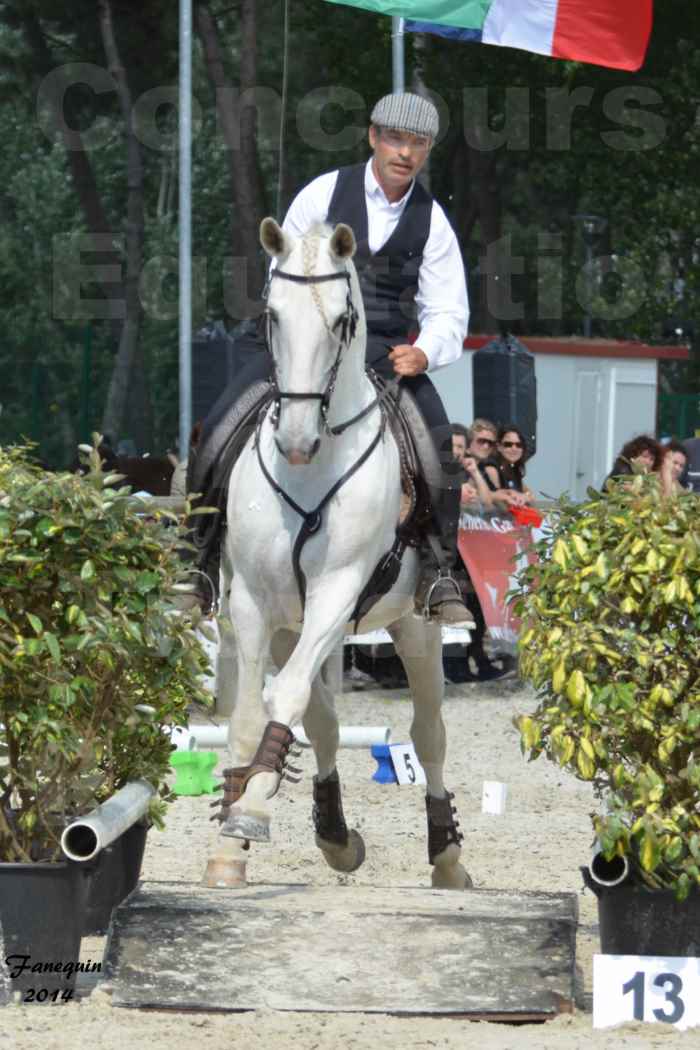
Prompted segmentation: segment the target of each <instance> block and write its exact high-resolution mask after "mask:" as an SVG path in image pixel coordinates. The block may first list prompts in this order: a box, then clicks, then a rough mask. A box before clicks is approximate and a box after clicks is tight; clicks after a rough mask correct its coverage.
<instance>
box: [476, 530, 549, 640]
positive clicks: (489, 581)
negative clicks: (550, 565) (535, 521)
mask: <svg viewBox="0 0 700 1050" xmlns="http://www.w3.org/2000/svg"><path fill="white" fill-rule="evenodd" d="M532 542H533V536H532V530H531V529H530V528H527V527H524V526H522V525H517V524H515V523H514V521H513V518H512V517H511V516H510V515H504V516H502V517H500V516H497V515H494V516H485V517H479V516H477V515H475V514H466V513H463V514H462V516H461V517H460V520H459V540H458V547H459V553H460V555H461V557H462V561H463V562H464V567H465V569H466V570H467V572H468V573H469V576H470V579H471V581H472V583H473V585H474V590H475V591H476V595H477V598H478V599H479V604H480V605H481V611H482V612H483V614H484V620H485V621H486V626H487V628H488V632H489V634H490V635H491V637H492V638H494V639H496V640H498V641H499V642H505V643H507V644H508V645H511V646H515V643H516V642H517V640H518V631H519V628H520V621H519V620H518V618H517V616H515V614H514V613H513V610H512V608H510V606H509V603H508V601H507V600H506V595H507V594H508V592H509V591H510V590H512V589H513V588H514V586H515V575H516V573H517V572H518V571H519V570H520V569H521V568H523V567H524V566H525V565H527V564H528V562H529V561H531V560H532V559H533V558H534V555H533V554H532V553H530V554H528V548H529V547H530V546H531V544H532Z"/></svg>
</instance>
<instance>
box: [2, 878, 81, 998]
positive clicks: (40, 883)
mask: <svg viewBox="0 0 700 1050" xmlns="http://www.w3.org/2000/svg"><path fill="white" fill-rule="evenodd" d="M89 884H90V873H89V871H87V870H86V869H85V868H84V867H82V866H81V865H79V864H73V863H71V862H70V861H61V862H59V863H56V864H8V863H0V924H1V927H2V928H1V930H0V949H1V950H2V957H1V958H0V974H1V975H2V977H3V978H4V983H5V986H6V988H7V989H8V990H9V992H11V993H14V992H18V991H19V992H21V993H22V999H23V1000H24V1001H25V1002H39V1003H42V1002H44V1003H52V1004H53V1003H58V1002H62V1001H63V1002H65V1001H68V999H70V998H72V992H73V989H74V988H75V975H76V971H75V966H76V964H77V963H78V961H79V958H80V941H81V937H82V932H83V922H84V918H85V908H86V905H87V897H88V890H89ZM61 993H66V995H65V997H63V998H62V994H61Z"/></svg>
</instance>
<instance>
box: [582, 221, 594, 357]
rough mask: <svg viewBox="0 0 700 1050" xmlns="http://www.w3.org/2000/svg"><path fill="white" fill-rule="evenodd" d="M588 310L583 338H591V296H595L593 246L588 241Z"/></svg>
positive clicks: (584, 320) (584, 317)
mask: <svg viewBox="0 0 700 1050" xmlns="http://www.w3.org/2000/svg"><path fill="white" fill-rule="evenodd" d="M586 294H587V296H588V302H587V303H586V312H585V314H584V315H583V338H584V339H590V338H591V298H592V296H593V246H592V245H591V244H589V243H588V241H586Z"/></svg>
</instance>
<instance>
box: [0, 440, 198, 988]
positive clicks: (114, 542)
mask: <svg viewBox="0 0 700 1050" xmlns="http://www.w3.org/2000/svg"><path fill="white" fill-rule="evenodd" d="M89 458H90V464H89V466H90V469H89V472H88V473H87V474H86V475H85V476H84V477H81V476H79V475H73V474H68V473H62V474H51V473H47V472H45V471H44V470H42V469H40V468H39V467H38V466H36V465H35V464H34V463H33V462H32V461H31V458H30V452H29V450H27V449H21V448H20V449H9V450H8V449H4V450H0V922H1V923H2V927H3V930H4V937H5V952H4V956H3V958H4V957H6V956H7V955H9V954H13V953H12V952H10V951H9V948H8V946H9V945H13V946H14V949H13V951H14V953H15V954H16V953H17V952H20V953H21V952H30V954H31V955H32V956H35V957H38V958H39V961H41V962H50V961H52V960H56V959H58V960H62V961H73V962H75V961H76V960H77V949H78V947H79V940H80V934H81V932H82V930H81V927H82V921H83V916H82V908H83V904H84V902H85V898H86V894H87V889H88V881H89V879H88V877H87V875H86V872H85V869H84V868H83V867H81V866H79V865H73V864H69V863H66V862H65V860H64V859H63V858H62V854H61V851H60V837H61V834H62V832H63V830H64V828H65V826H66V824H67V823H69V822H70V821H71V820H72V819H74V818H75V817H77V816H81V815H83V814H85V813H87V812H89V811H90V810H92V809H93V808H94V807H95V806H96V805H97V804H98V803H100V802H103V801H105V800H106V799H107V798H109V797H110V796H112V795H113V794H114V793H115V792H116V791H117V790H118V789H119V788H121V787H123V786H124V785H125V784H127V783H128V782H130V781H133V780H137V779H141V780H145V781H147V782H149V783H150V784H151V785H152V786H153V787H154V788H155V789H156V792H157V793H156V796H155V800H154V802H153V803H152V804H151V806H150V811H149V813H148V817H149V819H150V820H151V821H153V822H156V823H160V822H162V816H163V813H164V809H165V804H166V801H168V800H169V798H170V797H171V796H170V793H169V789H168V787H167V783H166V777H167V775H168V773H169V760H170V754H171V750H172V745H171V741H170V738H169V736H168V734H167V728H168V727H170V726H175V725H183V724H186V722H187V707H188V705H189V704H191V703H192V702H193V701H198V700H199V701H202V702H206V695H205V694H204V693H203V692H202V689H201V686H200V679H199V676H200V675H201V674H202V672H203V670H204V669H205V666H206V659H205V656H204V653H203V651H202V649H201V646H200V645H199V642H198V641H197V639H196V636H195V633H194V631H193V622H192V619H191V617H187V616H183V615H181V614H178V613H177V611H176V610H175V607H174V602H175V600H176V593H175V591H176V590H177V581H178V579H179V578H180V577H181V574H182V563H181V560H180V557H179V555H178V548H179V547H181V546H182V542H183V539H182V537H183V530H182V528H181V527H180V526H179V525H178V523H177V521H175V520H173V516H172V515H167V514H160V513H156V514H155V515H150V514H145V513H137V511H138V510H139V509H141V510H143V509H144V507H143V505H142V504H139V503H137V502H136V501H134V499H133V498H132V497H131V496H130V494H129V490H128V489H127V490H123V489H120V490H117V489H115V488H114V487H113V486H114V484H115V483H116V482H117V481H118V480H119V478H118V476H116V475H107V476H106V475H105V474H104V473H103V471H102V466H101V462H100V458H99V455H98V453H97V451H96V449H93V450H92V451H91V453H90V457H89ZM62 923H65V925H66V926H67V927H69V929H68V940H67V943H66V944H64V945H63V946H61V942H60V940H58V939H57V938H58V937H59V934H60V929H59V928H60V926H61V924H62ZM40 935H42V936H43V935H45V936H44V940H43V942H42V941H41V940H40ZM19 946H24V947H19ZM2 962H3V960H2V959H0V968H1V967H2ZM0 972H1V971H0ZM25 977H26V975H25ZM23 979H24V978H23ZM27 979H31V978H30V977H27ZM37 980H38V979H37V978H36V977H34V983H37ZM41 982H42V983H41V986H42V987H46V981H45V979H44V977H42V979H41ZM59 982H60V978H59ZM25 984H26V981H25ZM18 986H20V987H21V983H18ZM63 986H65V981H63V983H62V984H60V987H63ZM13 987H14V986H13Z"/></svg>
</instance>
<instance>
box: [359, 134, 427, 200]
mask: <svg viewBox="0 0 700 1050" xmlns="http://www.w3.org/2000/svg"><path fill="white" fill-rule="evenodd" d="M369 144H370V146H371V147H372V149H373V150H374V157H373V160H372V168H373V170H374V177H375V178H376V180H377V182H378V183H379V185H380V186H381V187H382V189H383V190H384V193H385V194H386V196H387V199H388V200H390V201H398V200H401V198H402V197H403V196H404V194H405V193H406V191H407V190H408V187H409V186H410V184H411V181H412V179H415V177H416V175H417V174H418V172H419V171H420V170H421V168H422V167H423V165H424V164H425V162H426V160H427V159H428V154H429V153H430V147H431V146H432V139H430V138H429V136H427V135H411V134H410V133H409V132H407V131H395V130H394V129H393V128H377V127H375V126H374V124H372V125H371V126H370V129H369Z"/></svg>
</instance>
